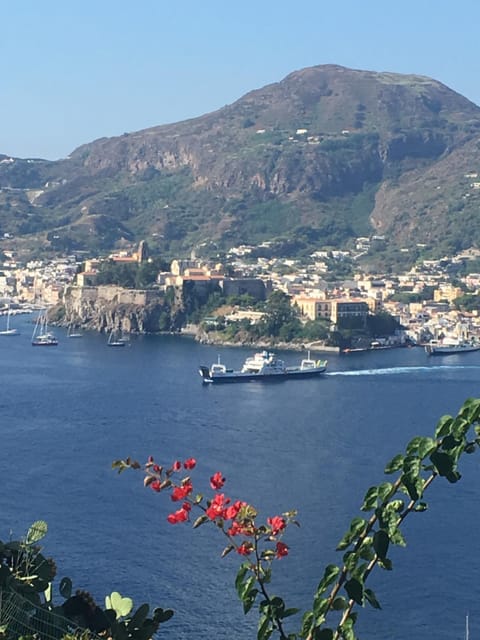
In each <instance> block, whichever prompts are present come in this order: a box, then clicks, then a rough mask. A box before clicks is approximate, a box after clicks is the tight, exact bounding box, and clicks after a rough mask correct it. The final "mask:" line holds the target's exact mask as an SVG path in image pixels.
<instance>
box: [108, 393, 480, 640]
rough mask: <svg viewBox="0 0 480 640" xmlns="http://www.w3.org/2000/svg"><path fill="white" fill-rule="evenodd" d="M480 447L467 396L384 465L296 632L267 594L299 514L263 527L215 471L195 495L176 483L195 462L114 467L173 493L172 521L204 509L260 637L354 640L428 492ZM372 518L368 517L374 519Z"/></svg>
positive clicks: (477, 414)
mask: <svg viewBox="0 0 480 640" xmlns="http://www.w3.org/2000/svg"><path fill="white" fill-rule="evenodd" d="M479 446H480V400H479V399H469V400H467V401H466V402H465V403H464V405H463V406H462V407H461V409H460V411H459V413H458V415H457V416H455V417H452V416H444V417H442V418H441V420H440V421H439V423H438V425H437V427H436V429H435V433H434V436H433V437H420V436H418V437H415V438H413V439H412V440H411V441H410V442H409V443H408V444H407V446H406V449H405V451H404V452H402V453H399V454H398V455H396V456H395V457H394V458H393V459H392V460H391V461H390V462H389V463H388V464H387V465H386V467H385V474H386V475H387V476H392V479H391V480H387V481H384V482H382V483H380V484H378V485H375V486H372V487H370V488H369V489H368V490H367V492H366V494H365V497H364V500H363V503H362V505H361V511H362V512H363V514H365V515H362V516H358V517H355V518H354V519H353V520H352V521H351V523H350V526H349V529H348V531H347V532H346V533H345V535H344V536H343V537H342V539H341V540H340V542H339V543H338V546H337V550H338V551H339V552H341V553H342V559H341V562H339V563H338V564H330V565H328V566H327V567H326V568H325V571H324V573H323V576H322V577H321V579H320V581H319V584H318V587H317V589H316V591H315V593H314V595H313V603H312V607H311V609H310V610H308V611H306V612H305V613H304V614H303V616H302V621H301V623H300V625H299V628H298V630H297V632H289V631H286V630H285V627H284V622H285V619H286V618H289V617H291V616H294V615H295V614H296V613H298V610H297V609H293V608H289V607H287V605H286V603H285V602H284V600H283V599H282V598H280V597H278V596H273V595H271V594H270V593H269V583H270V579H271V572H272V566H271V565H272V562H273V561H274V560H276V559H281V558H284V557H285V556H287V555H288V552H289V548H288V545H287V544H286V543H285V542H283V537H284V535H285V533H286V530H287V527H288V526H289V525H290V524H292V523H296V513H295V512H293V511H291V512H286V513H284V514H282V515H281V516H273V517H269V518H267V519H266V523H259V521H258V512H257V510H256V509H255V508H254V507H253V506H252V505H249V504H247V503H246V502H244V501H241V500H234V501H232V500H231V499H230V498H229V497H227V496H226V495H225V494H224V493H223V491H222V490H223V486H224V484H225V478H223V476H222V474H221V473H220V472H216V473H215V474H214V475H213V476H211V478H210V487H211V489H212V490H213V491H214V493H213V495H212V496H211V497H208V498H205V497H204V496H203V495H202V494H195V493H194V488H193V483H192V480H191V478H190V475H184V476H183V477H181V478H179V479H175V478H176V477H177V476H176V474H178V473H180V472H181V471H184V472H185V473H186V472H190V471H191V470H192V469H193V468H194V467H195V464H196V461H195V460H194V459H192V458H190V459H187V460H185V462H184V463H183V464H182V463H181V462H180V461H175V462H174V463H173V465H171V466H170V467H168V468H164V467H163V466H161V465H159V464H158V463H156V462H155V460H154V459H153V457H150V458H149V459H148V461H147V462H146V463H145V464H144V465H141V464H139V463H138V462H136V461H132V460H131V459H130V458H127V459H126V460H117V461H115V462H114V463H113V468H115V469H117V470H118V472H119V473H120V472H122V471H124V470H125V469H128V468H132V469H142V470H143V471H144V474H145V478H144V484H145V486H148V487H150V488H151V489H152V490H154V491H155V492H159V493H160V492H169V493H170V497H171V499H172V501H174V502H178V503H179V504H181V506H180V508H179V509H177V510H176V511H174V512H173V513H171V514H170V515H169V516H168V518H167V519H168V521H169V522H170V523H171V524H178V523H182V522H188V521H192V520H191V514H192V511H193V509H197V510H199V511H200V515H199V517H197V518H195V519H193V527H194V528H197V527H198V526H200V525H203V524H205V523H210V524H213V525H214V527H215V528H216V529H217V530H219V531H221V533H222V534H223V535H224V536H226V538H227V546H226V547H225V548H224V550H223V552H222V555H223V556H224V555H226V554H227V553H230V552H232V551H234V552H236V553H238V554H239V555H241V556H242V557H245V558H246V561H244V562H243V563H242V564H241V566H240V569H239V571H238V573H237V577H236V580H235V587H236V591H237V594H238V596H239V598H240V600H241V601H242V604H243V609H244V612H245V613H248V612H249V611H250V610H251V609H252V608H253V606H254V605H255V606H256V607H257V609H258V612H259V624H258V633H257V638H258V640H266V639H267V638H269V637H270V636H271V635H272V634H274V633H275V634H276V635H277V636H278V637H279V638H281V639H282V640H296V639H297V638H305V639H307V640H339V639H340V638H342V639H343V640H355V638H356V634H355V623H356V620H357V615H358V612H357V611H356V610H355V608H356V607H357V606H361V607H363V606H365V605H367V604H368V605H370V606H371V607H374V608H376V609H380V608H381V606H380V602H379V600H378V598H377V596H376V594H375V593H374V592H373V591H372V590H371V589H370V588H368V587H367V580H368V578H369V576H370V574H371V573H372V571H373V570H374V569H375V567H380V568H381V569H383V570H387V571H391V570H392V569H393V565H392V561H391V559H390V558H389V550H390V547H391V546H392V545H400V546H405V545H406V540H405V537H404V535H403V533H402V525H403V523H404V521H405V519H406V518H407V517H408V516H410V515H411V514H415V513H417V514H418V513H421V512H423V511H425V510H426V509H427V503H426V502H425V500H424V496H425V493H426V491H427V489H428V488H429V487H430V485H431V484H432V483H433V482H434V480H436V479H439V478H441V479H445V480H446V481H447V482H449V483H456V482H458V480H460V478H461V474H460V472H459V470H458V464H459V461H460V458H461V456H462V455H463V454H465V453H466V454H471V453H474V452H475V451H476V450H477V449H478V447H479ZM368 514H369V515H368Z"/></svg>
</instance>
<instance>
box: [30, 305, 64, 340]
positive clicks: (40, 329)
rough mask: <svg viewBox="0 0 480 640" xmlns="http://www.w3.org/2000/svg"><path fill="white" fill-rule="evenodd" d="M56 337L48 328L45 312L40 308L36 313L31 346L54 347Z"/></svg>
mask: <svg viewBox="0 0 480 640" xmlns="http://www.w3.org/2000/svg"><path fill="white" fill-rule="evenodd" d="M57 344H58V340H57V338H56V337H55V336H54V334H53V333H52V332H51V331H49V330H48V324H47V314H46V312H45V310H41V311H40V312H39V314H38V318H37V321H36V323H35V327H34V329H33V334H32V346H33V347H56V346H57Z"/></svg>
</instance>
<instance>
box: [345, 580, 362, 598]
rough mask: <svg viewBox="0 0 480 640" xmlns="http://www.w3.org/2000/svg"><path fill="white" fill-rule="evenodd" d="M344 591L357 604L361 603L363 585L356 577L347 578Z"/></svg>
mask: <svg viewBox="0 0 480 640" xmlns="http://www.w3.org/2000/svg"><path fill="white" fill-rule="evenodd" d="M345 591H346V592H347V594H348V597H349V598H350V600H354V601H355V602H356V603H357V604H363V585H362V584H361V582H359V581H358V580H357V579H356V578H351V579H350V580H347V582H346V583H345Z"/></svg>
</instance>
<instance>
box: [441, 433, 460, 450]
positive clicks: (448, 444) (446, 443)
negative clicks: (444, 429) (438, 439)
mask: <svg viewBox="0 0 480 640" xmlns="http://www.w3.org/2000/svg"><path fill="white" fill-rule="evenodd" d="M460 442H461V440H457V439H456V438H455V437H454V436H453V435H449V436H445V438H443V440H442V449H445V450H446V451H450V450H451V449H455V447H458V445H459V444H460Z"/></svg>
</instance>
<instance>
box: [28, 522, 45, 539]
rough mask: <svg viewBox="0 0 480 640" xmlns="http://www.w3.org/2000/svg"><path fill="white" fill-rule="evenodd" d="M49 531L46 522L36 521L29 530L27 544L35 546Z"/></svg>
mask: <svg viewBox="0 0 480 640" xmlns="http://www.w3.org/2000/svg"><path fill="white" fill-rule="evenodd" d="M47 531H48V525H47V523H46V522H45V520H36V521H35V522H34V523H33V524H32V525H31V526H30V529H29V530H28V533H27V539H26V541H25V542H26V543H27V544H35V543H36V542H38V541H39V540H41V539H42V538H44V537H45V535H46V533H47Z"/></svg>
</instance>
